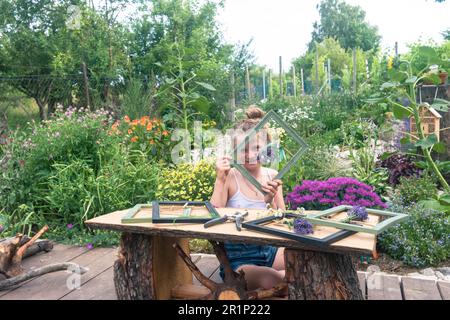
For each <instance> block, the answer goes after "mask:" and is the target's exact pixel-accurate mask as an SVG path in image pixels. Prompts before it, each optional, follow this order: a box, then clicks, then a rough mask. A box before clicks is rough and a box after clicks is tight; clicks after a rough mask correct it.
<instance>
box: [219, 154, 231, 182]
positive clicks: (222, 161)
mask: <svg viewBox="0 0 450 320" xmlns="http://www.w3.org/2000/svg"><path fill="white" fill-rule="evenodd" d="M230 160H231V158H230V157H227V156H225V157H221V158H218V159H217V161H216V173H217V179H219V180H222V181H225V180H226V178H227V176H228V173H229V172H230V169H231V164H230Z"/></svg>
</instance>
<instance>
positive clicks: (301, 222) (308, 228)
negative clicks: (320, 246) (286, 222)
mask: <svg viewBox="0 0 450 320" xmlns="http://www.w3.org/2000/svg"><path fill="white" fill-rule="evenodd" d="M294 232H295V233H298V234H310V233H313V232H314V230H313V226H312V224H311V223H309V222H308V221H306V220H305V219H301V218H297V219H295V220H294Z"/></svg>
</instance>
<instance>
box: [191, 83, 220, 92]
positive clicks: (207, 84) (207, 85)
mask: <svg viewBox="0 0 450 320" xmlns="http://www.w3.org/2000/svg"><path fill="white" fill-rule="evenodd" d="M195 83H196V84H198V85H199V86H201V87H203V88H205V89H206V90H209V91H216V88H214V87H213V86H212V85H210V84H209V83H205V82H200V81H195Z"/></svg>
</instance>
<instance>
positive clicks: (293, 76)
mask: <svg viewBox="0 0 450 320" xmlns="http://www.w3.org/2000/svg"><path fill="white" fill-rule="evenodd" d="M296 82H297V81H296V79H295V65H294V64H293V65H292V87H293V90H294V97H297V86H296Z"/></svg>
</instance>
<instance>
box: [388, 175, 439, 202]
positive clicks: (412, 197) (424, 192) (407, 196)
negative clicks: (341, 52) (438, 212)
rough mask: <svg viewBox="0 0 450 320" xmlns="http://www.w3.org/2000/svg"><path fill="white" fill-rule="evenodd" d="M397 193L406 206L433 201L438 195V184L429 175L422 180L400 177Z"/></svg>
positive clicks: (421, 178)
mask: <svg viewBox="0 0 450 320" xmlns="http://www.w3.org/2000/svg"><path fill="white" fill-rule="evenodd" d="M395 193H396V195H397V197H398V198H399V199H400V201H401V202H402V204H404V205H409V204H412V203H417V202H419V201H421V200H428V199H432V198H434V197H435V196H436V195H437V188H436V182H435V181H434V180H433V179H432V178H431V177H430V176H429V175H423V176H421V177H420V178H406V177H400V183H399V184H398V186H397V189H396V190H395Z"/></svg>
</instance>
